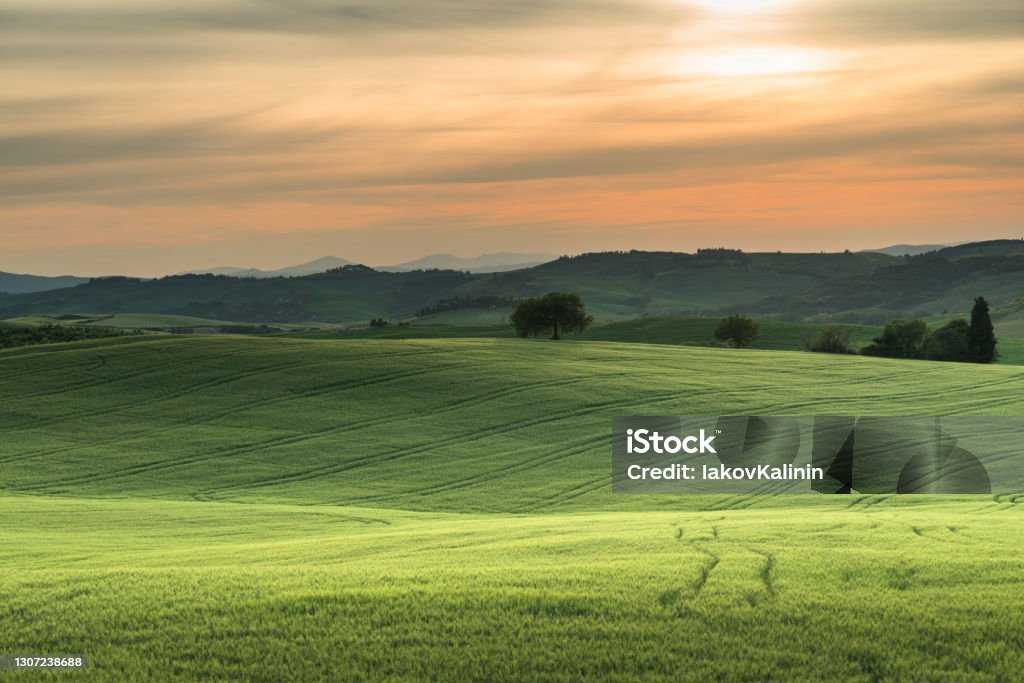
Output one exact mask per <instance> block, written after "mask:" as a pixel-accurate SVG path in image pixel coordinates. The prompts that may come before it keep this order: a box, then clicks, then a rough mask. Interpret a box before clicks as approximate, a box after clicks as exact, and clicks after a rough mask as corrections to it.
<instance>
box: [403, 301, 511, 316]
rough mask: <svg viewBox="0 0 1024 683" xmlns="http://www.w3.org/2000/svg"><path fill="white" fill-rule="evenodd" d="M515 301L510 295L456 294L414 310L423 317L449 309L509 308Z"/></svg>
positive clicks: (445, 311)
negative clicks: (450, 297)
mask: <svg viewBox="0 0 1024 683" xmlns="http://www.w3.org/2000/svg"><path fill="white" fill-rule="evenodd" d="M517 301H519V299H518V298H517V297H512V296H496V295H484V296H456V297H455V298H454V299H441V300H440V301H438V302H437V303H435V304H433V305H430V306H424V307H423V308H421V309H419V310H418V311H416V317H417V318H423V317H426V316H428V315H436V314H438V313H448V312H450V311H462V310H466V309H475V308H509V307H510V306H512V305H514V304H515V303H516V302H517Z"/></svg>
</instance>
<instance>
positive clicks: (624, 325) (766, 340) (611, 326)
mask: <svg viewBox="0 0 1024 683" xmlns="http://www.w3.org/2000/svg"><path fill="white" fill-rule="evenodd" d="M459 313H463V312H459ZM487 315H489V316H493V315H495V314H494V312H493V311H492V312H488V313H487ZM758 322H759V323H760V325H761V338H760V339H759V340H757V341H756V342H754V344H753V348H755V349H771V350H778V351H801V350H803V348H804V340H805V339H807V338H808V337H814V336H816V335H817V334H818V333H819V332H821V330H822V329H824V328H826V327H829V326H830V325H825V324H820V323H792V322H785V321H781V320H771V319H764V320H760V321H758ZM928 322H929V326H930V327H931V328H933V329H934V328H937V327H940V326H942V325H943V324H945V323H946V322H948V317H943V318H933V319H930V320H929V321H928ZM717 323H718V318H706V317H698V316H651V317H643V318H630V319H627V320H619V321H615V322H608V323H599V324H596V325H593V326H591V327H590V328H589V329H587V331H586V332H585V333H584V334H583V335H580V336H579V337H578V338H576V339H578V340H583V341H612V342H630V343H646V344H665V345H685V346H709V345H714V344H715V342H714V341H713V335H712V332H713V331H714V329H715V325H716V324H717ZM839 326H840V327H842V328H844V329H846V330H848V331H849V332H850V346H851V347H853V348H854V349H859V348H861V347H863V346H866V345H867V344H868V343H870V341H871V339H872V338H873V337H876V336H878V335H879V334H880V333H881V331H882V328H881V326H873V325H853V324H840V325H839ZM1011 332H1012V329H1011ZM284 334H285V336H289V337H295V338H300V339H399V340H407V339H464V338H487V339H490V338H499V339H512V338H514V337H515V333H514V332H513V330H512V327H511V326H510V325H508V324H488V323H486V322H483V323H481V322H475V321H474V319H473V318H472V316H465V317H463V318H461V319H459V320H458V322H455V323H439V322H438V321H437V320H436V319H434V318H430V319H428V320H426V321H424V322H418V323H413V324H410V325H389V326H387V327H383V328H369V327H364V328H345V329H342V328H334V329H321V330H314V331H296V332H286V333H284ZM996 334H997V336H998V337H999V362H1000V363H1002V364H1005V365H1024V339H1016V338H1012V335H1011V334H1010V333H1005V336H1004V332H1002V331H1001V328H1000V327H999V326H998V325H997V328H996Z"/></svg>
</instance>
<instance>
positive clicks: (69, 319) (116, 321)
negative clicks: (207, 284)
mask: <svg viewBox="0 0 1024 683" xmlns="http://www.w3.org/2000/svg"><path fill="white" fill-rule="evenodd" d="M261 324H262V323H240V322H231V321H225V320H212V319H210V318H197V317H195V316H189V315H162V314H156V313H68V314H62V315H61V314H56V315H28V316H22V317H20V318H8V319H6V320H0V326H3V325H72V326H100V327H117V328H121V329H146V330H163V329H168V328H172V327H222V326H234V325H248V326H251V327H256V326H259V325H261ZM271 326H272V327H276V328H279V329H284V330H295V331H300V330H309V329H311V328H318V327H324V326H325V325H324V324H323V323H315V322H310V323H302V324H295V323H274V324H272V325H271Z"/></svg>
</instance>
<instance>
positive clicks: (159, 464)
mask: <svg viewBox="0 0 1024 683" xmlns="http://www.w3.org/2000/svg"><path fill="white" fill-rule="evenodd" d="M486 364H487V362H486V361H481V362H479V363H474V364H472V366H477V365H486ZM460 367H463V368H465V367H470V365H462V366H460ZM448 369H450V368H428V369H426V370H417V371H409V372H404V373H393V375H392V377H399V376H400V377H401V378H406V377H409V376H414V375H420V374H425V373H427V372H438V371H443V370H448ZM585 380H586V378H581V380H580V381H585ZM383 381H386V380H385V379H384V378H383V376H379V377H378V378H375V380H374V382H373V383H380V382H383ZM545 381H548V380H545ZM564 381H565V380H563V382H564ZM366 384H367V383H366V382H363V383H361V384H360V386H365V385H366ZM333 389H334V387H332V390H333ZM508 391H510V389H502V390H498V391H497V392H489V393H495V394H496V393H505V392H508ZM306 393H308V392H306ZM317 393H325V390H324V388H320V389H318V390H317ZM296 396H297V395H292V397H291V398H295V397H296ZM479 400H480V399H479V398H473V399H459V401H457V402H456V403H457V404H458V405H456V406H455V407H456V408H457V407H460V406H462V405H465V404H467V403H472V402H477V401H479ZM614 403H616V402H615V401H612V402H609V404H614ZM604 407H606V404H602V405H599V406H591V407H589V408H588V409H586V410H582V411H577V412H580V413H583V412H595V411H597V410H601V409H603V408H604ZM436 412H438V411H435V414H436ZM563 417H565V414H563V415H559V416H556V417H554V418H552V417H549V416H546V417H544V418H538V419H532V420H525V421H521V422H520V423H513V425H512V426H511V427H510V426H509V425H502V426H501V427H498V428H494V429H490V430H484V432H486V433H483V432H478V433H476V434H474V435H472V437H471V438H470V439H468V440H478V439H480V438H484V437H486V436H492V435H494V434H499V433H502V432H505V431H512V429H518V428H522V427H525V426H532V425H533V424H543V423H545V422H551V421H557V420H559V419H562V418H563ZM395 419H396V418H394V416H390V415H389V416H385V417H382V418H379V419H376V420H363V421H360V422H353V423H346V424H343V425H335V426H333V427H330V428H327V429H323V430H320V431H318V432H304V433H303V434H297V435H289V436H284V437H277V438H275V439H268V440H266V441H262V442H258V443H255V444H244V445H241V446H236V447H232V448H229V449H224V450H220V451H215V452H212V453H204V454H197V455H195V456H193V457H189V458H178V459H175V460H160V461H156V462H151V463H143V464H140V465H135V466H132V467H127V468H123V469H121V470H117V471H115V472H104V473H98V474H95V475H88V476H85V477H78V478H75V479H74V480H60V481H50V482H48V483H46V484H36V485H31V486H20V487H18V488H17V490H40V489H48V488H53V487H59V486H67V485H75V484H87V483H93V482H98V481H107V480H110V479H116V478H119V477H122V476H134V475H137V474H142V473H148V472H153V471H161V470H165V469H170V468H174V467H179V466H184V465H192V464H197V463H200V462H204V461H208V460H214V459H218V458H223V457H229V456H230V457H233V456H237V455H242V454H244V453H250V452H255V451H260V450H265V449H268V448H276V447H280V446H288V445H295V444H297V443H302V442H304V441H310V440H315V439H317V438H322V437H324V436H328V435H331V434H336V433H343V432H345V431H352V430H355V429H363V428H365V427H368V426H374V425H377V424H383V423H387V422H392V421H394V420H395ZM465 440H467V439H466V437H465V435H460V436H459V437H454V438H451V439H446V440H444V441H438V442H434V443H431V444H428V445H426V446H414V447H410V448H407V449H400V450H398V451H392V452H391V453H389V454H384V456H367V457H364V458H360V459H358V460H355V461H347V462H345V463H340V464H337V463H336V464H334V465H329V466H322V467H319V468H316V469H315V470H314V471H309V470H307V471H303V472H298V473H293V474H292V475H286V476H283V477H278V478H273V479H271V480H261V481H259V482H253V483H250V484H246V485H245V486H237V487H234V486H233V487H231V488H232V489H234V488H244V489H249V488H258V487H262V486H271V485H275V484H277V483H287V482H290V481H293V480H304V479H310V478H315V477H317V476H323V475H324V474H333V473H335V472H341V471H345V470H348V469H354V468H356V467H361V466H365V465H368V464H373V463H374V462H378V461H381V459H382V458H383V459H385V460H392V459H396V458H399V457H407V456H409V455H415V454H418V453H421V452H424V451H428V450H430V449H431V448H434V447H436V446H439V445H451V444H456V443H459V442H462V441H465ZM0 488H2V487H0ZM218 490H221V489H218Z"/></svg>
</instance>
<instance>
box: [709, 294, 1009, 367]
mask: <svg viewBox="0 0 1024 683" xmlns="http://www.w3.org/2000/svg"><path fill="white" fill-rule="evenodd" d="M714 337H715V339H717V340H718V341H720V342H723V343H726V344H729V345H730V346H733V347H736V348H744V347H747V346H750V345H751V344H753V343H754V342H755V341H757V340H758V339H759V338H760V325H759V324H758V323H757V321H756V320H753V319H752V318H748V317H746V316H743V315H730V316H727V317H725V318H722V319H721V320H719V321H718V324H717V325H716V326H715V330H714ZM996 344H997V341H996V336H995V331H994V328H993V326H992V318H991V316H990V315H989V306H988V302H987V301H985V298H984V297H978V298H977V299H975V300H974V308H973V309H972V310H971V321H970V322H969V323H968V322H967V321H966V320H964V319H963V318H956V319H954V320H951V321H950V322H948V323H946V324H945V325H943V326H942V327H939V328H938V329H936V330H929V329H928V324H927V323H926V322H925V321H923V320H894V321H892V322H890V323H887V324H886V325H885V327H884V328H883V329H882V334H880V335H879V336H877V337H875V338H874V339H873V340H871V343H870V344H868V345H867V346H865V347H863V348H862V349H861V350H860V353H862V354H864V355H865V356H884V357H887V358H923V359H927V360H940V361H952V362H958V363H991V362H993V361H995V360H996V358H997V357H998V354H997V353H996ZM804 348H805V349H806V350H808V351H818V352H822V353H857V351H855V350H854V348H853V347H852V345H851V344H850V331H849V330H848V329H845V328H843V327H840V326H838V325H832V326H829V327H826V328H824V329H823V330H821V332H819V333H818V335H817V336H816V337H813V338H809V339H807V340H805V342H804Z"/></svg>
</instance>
